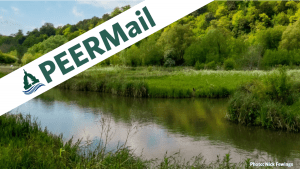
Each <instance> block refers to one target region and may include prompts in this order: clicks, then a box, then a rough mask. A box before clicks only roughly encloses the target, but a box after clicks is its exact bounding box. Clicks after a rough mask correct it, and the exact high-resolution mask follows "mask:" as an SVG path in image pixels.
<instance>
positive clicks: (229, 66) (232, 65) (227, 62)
mask: <svg viewBox="0 0 300 169" xmlns="http://www.w3.org/2000/svg"><path fill="white" fill-rule="evenodd" d="M234 68H235V61H234V60H233V59H232V58H229V59H227V60H225V62H224V69H225V70H233V69H234Z"/></svg>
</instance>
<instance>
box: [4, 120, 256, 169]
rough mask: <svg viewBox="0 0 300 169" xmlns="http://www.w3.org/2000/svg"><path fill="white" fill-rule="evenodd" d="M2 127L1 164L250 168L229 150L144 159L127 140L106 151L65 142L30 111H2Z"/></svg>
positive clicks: (89, 166) (248, 161)
mask: <svg viewBox="0 0 300 169" xmlns="http://www.w3.org/2000/svg"><path fill="white" fill-rule="evenodd" d="M104 128H106V127H104ZM0 129H1V130H0V152H1V153H0V168H33V169H34V168H41V169H43V168H47V169H48V168H54V169H56V168H57V169H60V168H78V169H80V168H103V169H104V168H141V169H144V168H159V169H167V168H171V169H173V168H174V169H177V168H178V169H179V168H251V167H249V164H250V159H246V160H244V161H242V162H240V163H237V164H235V163H231V158H230V155H229V154H227V155H226V156H224V157H223V159H220V158H219V157H218V160H217V161H215V162H212V163H209V164H206V163H205V160H204V159H203V156H201V155H199V156H196V157H193V158H192V159H191V160H188V161H186V160H182V157H181V156H180V153H175V154H173V155H168V154H167V153H166V155H165V157H164V158H163V159H151V160H144V159H143V157H142V156H136V155H134V153H133V150H131V149H130V148H129V147H126V144H124V145H122V146H118V147H117V148H116V149H115V151H110V152H107V151H106V145H107V142H105V143H103V142H100V143H99V145H98V146H97V148H96V149H95V150H93V151H92V150H91V149H90V147H89V146H90V145H91V142H89V141H87V142H86V143H85V144H84V145H81V144H80V142H81V140H78V141H77V142H75V143H73V142H72V139H70V140H69V141H67V142H65V143H64V142H63V140H62V135H59V136H57V135H53V134H51V133H50V132H49V131H48V130H47V129H44V130H42V128H41V127H40V124H38V123H37V121H36V119H35V120H34V119H32V118H31V117H30V116H29V115H28V116H25V117H24V116H22V115H21V114H17V115H12V114H5V115H2V116H0ZM106 131H109V130H108V128H107V129H106V130H105V131H104V134H107V135H108V132H107V133H106ZM104 137H106V136H104ZM108 140H109V139H108ZM61 150H64V151H61Z"/></svg>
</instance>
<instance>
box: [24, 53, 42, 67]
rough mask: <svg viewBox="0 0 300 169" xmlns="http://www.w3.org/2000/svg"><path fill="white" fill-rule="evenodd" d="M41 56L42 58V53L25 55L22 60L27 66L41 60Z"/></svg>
mask: <svg viewBox="0 0 300 169" xmlns="http://www.w3.org/2000/svg"><path fill="white" fill-rule="evenodd" d="M40 56H42V54H41V53H35V54H31V53H25V54H24V56H23V58H22V60H21V61H22V64H23V65H26V64H28V63H30V62H32V61H34V60H35V59H37V58H39V57H40Z"/></svg>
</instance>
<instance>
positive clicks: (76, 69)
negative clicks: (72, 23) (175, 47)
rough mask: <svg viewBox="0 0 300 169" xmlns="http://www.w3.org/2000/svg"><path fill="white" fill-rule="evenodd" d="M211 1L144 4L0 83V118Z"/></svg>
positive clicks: (168, 0)
mask: <svg viewBox="0 0 300 169" xmlns="http://www.w3.org/2000/svg"><path fill="white" fill-rule="evenodd" d="M212 1H213V0H201V1H200V0H184V1H182V0H181V1H179V0H178V1H176V0H146V1H144V2H142V3H140V4H138V5H136V6H134V7H132V8H131V9H129V10H127V11H125V12H124V13H122V14H120V15H118V16H116V17H114V18H112V19H110V20H108V21H107V22H105V23H103V24H101V25H99V26H97V27H95V28H94V29H92V30H90V31H88V32H86V33H84V34H83V35H81V36H79V37H77V38H75V39H73V40H72V41H69V42H68V43H66V44H64V45H62V46H60V47H58V48H56V49H55V50H53V51H51V52H49V53H47V54H45V55H43V56H42V57H40V58H38V59H36V60H34V61H33V62H31V63H29V64H27V65H25V66H23V67H21V68H19V69H17V70H15V71H14V72H12V73H10V74H8V75H6V76H5V77H3V78H1V79H0V115H2V114H4V113H7V112H8V111H10V110H12V109H14V108H16V107H17V106H19V105H21V104H23V103H25V102H27V101H29V100H30V99H32V98H34V97H36V96H38V95H40V94H42V93H44V92H46V91H47V90H49V89H51V88H53V87H55V86H56V85H58V84H60V83H62V82H64V81H66V80H68V79H70V78H71V77H73V76H75V75H77V74H78V73H81V72H82V71H84V70H86V69H88V68H90V67H92V66H94V65H95V64H97V63H99V62H101V61H103V60H105V59H106V58H108V57H110V56H112V55H114V54H115V53H118V52H119V51H121V50H123V49H125V48H126V47H128V46H130V45H132V44H134V43H136V42H138V41H140V40H142V39H144V38H145V37H147V36H149V35H151V34H153V33H155V32H156V31H158V30H160V29H162V28H164V27H166V26H168V25H170V24H171V23H173V22H175V21H177V20H178V19H180V18H182V17H184V16H186V15H188V14H189V13H191V12H193V11H195V10H197V9H199V8H201V7H203V6H204V5H206V4H208V3H210V2H212Z"/></svg>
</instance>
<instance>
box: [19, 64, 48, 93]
mask: <svg viewBox="0 0 300 169" xmlns="http://www.w3.org/2000/svg"><path fill="white" fill-rule="evenodd" d="M23 70H24V69H23ZM24 74H25V75H24V89H25V90H26V91H23V92H24V93H25V94H26V95H30V94H32V93H34V92H35V91H37V89H39V88H40V87H42V86H45V85H44V84H42V83H39V82H40V81H39V79H37V78H36V77H34V76H33V75H32V74H30V73H27V72H26V71H25V70H24ZM29 82H30V83H29Z"/></svg>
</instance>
